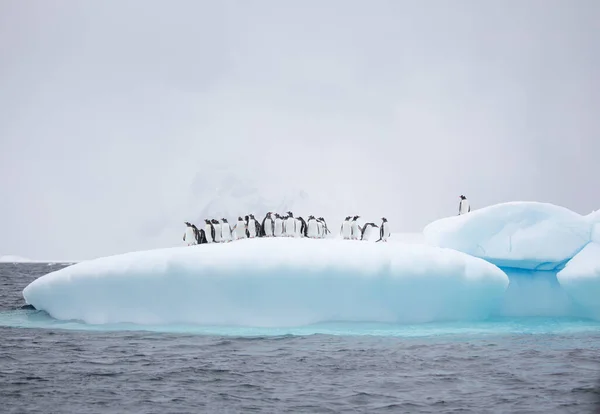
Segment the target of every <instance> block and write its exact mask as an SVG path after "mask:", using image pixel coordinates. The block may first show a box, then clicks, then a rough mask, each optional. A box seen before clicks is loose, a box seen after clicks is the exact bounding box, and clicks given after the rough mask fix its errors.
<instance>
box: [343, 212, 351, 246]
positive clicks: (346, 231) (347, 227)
mask: <svg viewBox="0 0 600 414" xmlns="http://www.w3.org/2000/svg"><path fill="white" fill-rule="evenodd" d="M351 218H352V217H350V216H347V217H346V218H345V219H344V222H343V223H342V228H341V229H340V233H341V235H342V238H343V239H344V240H349V239H350V236H351V235H352V223H350V219H351Z"/></svg>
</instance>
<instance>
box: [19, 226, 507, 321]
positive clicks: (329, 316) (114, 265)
mask: <svg viewBox="0 0 600 414" xmlns="http://www.w3.org/2000/svg"><path fill="white" fill-rule="evenodd" d="M507 286H508V278H507V276H506V275H505V274H504V273H503V272H502V271H501V270H500V269H498V268H497V267H496V266H494V265H492V264H490V263H488V262H486V261H484V260H481V259H478V258H475V257H471V256H468V255H466V254H463V253H460V252H458V251H454V250H450V249H441V248H437V247H432V246H424V245H409V244H402V243H387V244H386V243H361V242H356V241H344V240H310V239H286V238H277V239H253V240H250V239H248V240H242V241H238V242H234V243H228V244H209V245H201V246H192V247H178V248H170V249H161V250H153V251H142V252H133V253H127V254H123V255H118V256H112V257H106V258H101V259H96V260H91V261H87V262H81V263H78V264H75V265H73V266H70V267H67V268H65V269H61V270H58V271H56V272H53V273H49V274H47V275H45V276H42V277H41V278H39V279H37V280H35V281H33V282H32V283H31V284H30V285H28V286H27V287H26V288H25V289H24V291H23V296H24V298H25V300H26V302H27V303H28V304H31V305H33V306H35V308H37V309H39V310H45V311H47V312H48V313H49V314H50V315H51V316H53V317H55V318H57V319H75V320H83V321H85V322H87V323H91V324H104V323H120V322H130V323H136V324H152V325H161V324H178V323H181V324H202V325H230V326H231V325H236V326H260V327H273V326H287V327H291V326H299V325H307V324H313V323H319V322H325V321H376V322H401V323H404V322H405V323H412V322H430V321H443V320H477V319H485V318H487V317H488V316H489V315H491V314H492V313H493V312H494V311H495V309H497V308H498V306H499V305H500V302H501V300H502V297H503V294H504V292H505V290H506V288H507Z"/></svg>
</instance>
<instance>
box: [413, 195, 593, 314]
mask: <svg viewBox="0 0 600 414" xmlns="http://www.w3.org/2000/svg"><path fill="white" fill-rule="evenodd" d="M597 220H600V215H597V214H596V213H592V214H590V215H588V216H582V215H579V214H577V213H575V212H573V211H571V210H568V209H566V208H563V207H559V206H555V205H552V204H547V203H537V202H512V203H503V204H497V205H493V206H490V207H486V208H482V209H480V210H476V211H473V212H471V213H469V214H465V215H462V216H456V217H449V218H445V219H441V220H438V221H435V222H433V223H431V224H429V225H428V226H427V227H426V228H425V229H424V235H425V239H426V241H427V243H429V244H431V245H434V246H439V247H447V248H452V249H456V250H458V251H461V252H464V253H467V254H470V255H472V256H475V257H479V258H483V259H485V260H487V261H489V262H490V263H493V264H495V265H497V266H499V267H500V268H501V269H502V270H503V271H504V272H505V273H506V274H507V275H508V277H509V279H510V285H509V288H508V289H507V291H506V295H505V298H504V301H503V305H502V308H501V311H500V314H502V315H511V316H527V315H536V316H550V315H552V316H582V315H583V314H585V313H586V308H587V307H588V305H590V304H591V302H592V300H591V296H590V297H586V296H585V295H583V294H581V292H580V287H582V286H590V284H591V285H594V283H596V282H592V279H591V278H592V275H593V274H594V271H593V266H591V265H590V264H591V263H592V257H593V255H594V253H593V252H595V249H594V248H593V246H590V243H591V241H592V240H593V239H595V238H596V237H598V235H597V234H596V232H597V230H596V227H597V226H598V224H596V221H597ZM565 266H567V268H566V269H565V270H563V271H562V272H561V270H562V269H563V268H565ZM558 272H561V273H558ZM557 273H558V274H559V276H557ZM583 275H585V276H583ZM584 280H585V283H583V281H584ZM598 280H599V281H600V279H598ZM594 286H595V285H594ZM599 288H600V286H599ZM598 315H599V316H600V313H598Z"/></svg>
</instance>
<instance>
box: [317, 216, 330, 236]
mask: <svg viewBox="0 0 600 414" xmlns="http://www.w3.org/2000/svg"><path fill="white" fill-rule="evenodd" d="M319 221H320V222H321V223H323V237H324V238H325V237H327V235H328V234H331V231H329V228H328V227H327V222H326V221H325V219H324V218H323V217H319Z"/></svg>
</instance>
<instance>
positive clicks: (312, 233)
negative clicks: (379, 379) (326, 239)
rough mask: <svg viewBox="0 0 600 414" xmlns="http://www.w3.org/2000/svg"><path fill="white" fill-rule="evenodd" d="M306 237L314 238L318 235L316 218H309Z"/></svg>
mask: <svg viewBox="0 0 600 414" xmlns="http://www.w3.org/2000/svg"><path fill="white" fill-rule="evenodd" d="M307 233H308V237H310V238H312V239H316V238H317V237H319V227H318V226H317V221H316V220H310V221H309V222H308V230H307Z"/></svg>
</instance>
